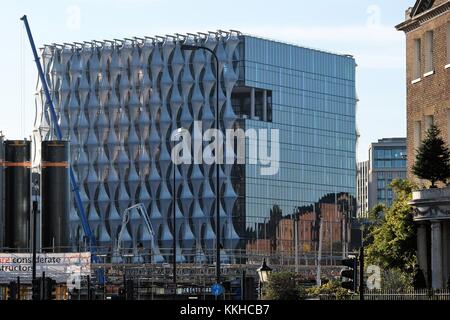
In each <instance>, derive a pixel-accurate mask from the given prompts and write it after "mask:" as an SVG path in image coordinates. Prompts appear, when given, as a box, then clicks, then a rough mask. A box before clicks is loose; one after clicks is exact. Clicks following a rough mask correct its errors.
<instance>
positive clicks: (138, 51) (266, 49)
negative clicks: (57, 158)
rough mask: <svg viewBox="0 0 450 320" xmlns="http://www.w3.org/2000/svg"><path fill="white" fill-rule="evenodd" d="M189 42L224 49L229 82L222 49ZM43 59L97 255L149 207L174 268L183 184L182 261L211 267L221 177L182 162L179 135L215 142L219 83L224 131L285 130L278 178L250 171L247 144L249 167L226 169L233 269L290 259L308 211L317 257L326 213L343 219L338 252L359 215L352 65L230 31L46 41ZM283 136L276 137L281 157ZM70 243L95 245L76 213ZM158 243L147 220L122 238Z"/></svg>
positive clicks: (41, 120)
mask: <svg viewBox="0 0 450 320" xmlns="http://www.w3.org/2000/svg"><path fill="white" fill-rule="evenodd" d="M182 44H190V45H197V46H199V45H202V46H206V47H207V48H209V49H211V50H213V51H214V52H215V53H216V54H217V56H218V59H219V74H216V71H215V70H216V68H215V62H214V59H213V57H212V55H211V53H209V52H207V51H204V50H195V51H185V50H182V49H181V45H182ZM42 61H43V65H44V69H45V73H46V76H47V80H48V83H49V87H50V89H51V94H52V98H53V100H54V104H55V107H56V112H57V116H58V119H59V123H60V125H61V128H62V131H63V135H64V138H65V139H68V140H70V147H71V149H70V154H71V164H72V166H73V168H74V170H75V173H76V178H77V180H78V182H79V184H80V192H81V197H82V201H83V205H84V209H85V211H86V213H87V218H88V221H89V225H90V227H91V229H92V230H93V233H94V234H95V236H96V238H97V241H98V244H99V250H102V248H103V249H105V250H112V249H113V248H114V246H115V242H116V239H117V236H118V232H119V230H120V226H121V215H122V213H123V212H124V210H125V209H126V208H128V207H130V206H131V205H133V204H135V203H143V204H144V206H145V207H146V208H147V212H148V214H149V216H150V220H151V224H152V227H153V230H154V232H155V237H156V239H155V245H156V247H155V248H154V250H153V252H152V254H153V259H154V261H155V262H164V261H171V256H172V253H173V251H172V249H171V248H172V247H173V234H174V233H173V230H174V224H173V219H172V212H173V205H174V194H173V189H174V184H175V190H176V192H175V196H176V201H175V210H176V223H175V235H176V248H177V260H178V261H180V262H196V261H200V262H213V260H214V248H215V241H216V237H215V214H214V212H215V211H214V210H215V199H216V194H215V190H216V187H215V186H216V176H215V167H214V165H209V164H206V163H202V164H190V165H188V164H181V165H177V166H174V165H173V163H172V161H171V158H170V151H171V149H172V147H173V144H172V141H171V140H170V135H171V133H172V131H173V130H175V129H177V128H180V127H183V128H186V129H188V130H189V131H190V132H192V130H193V127H194V121H201V124H202V130H203V132H204V131H205V130H207V129H209V128H214V126H215V123H214V119H215V108H216V102H215V101H216V99H215V98H216V91H215V85H216V81H217V80H219V81H220V89H219V108H220V123H219V125H220V128H221V130H222V131H223V130H224V129H226V128H227V129H229V128H234V129H236V128H242V129H244V130H247V129H255V130H259V129H269V130H270V129H277V130H278V132H279V160H277V163H276V165H277V167H278V170H277V172H276V174H275V175H261V170H260V169H261V168H264V167H265V166H266V165H267V164H266V163H261V161H257V164H251V162H253V163H254V162H255V161H251V160H255V159H249V155H250V153H249V150H248V148H247V149H246V162H245V164H237V163H234V164H221V165H220V175H219V183H220V208H221V218H220V228H221V232H220V235H221V239H220V241H221V247H222V248H223V249H222V252H221V256H222V259H223V261H225V262H230V263H235V262H239V261H244V260H245V259H251V257H250V255H251V254H259V255H260V256H261V257H262V255H264V256H268V255H270V258H271V259H278V258H279V257H280V252H281V253H283V252H285V253H286V255H290V256H292V251H290V250H292V247H293V240H294V236H293V233H292V225H293V224H292V223H293V221H295V220H296V219H295V218H296V217H297V218H298V217H299V216H301V215H303V214H307V215H308V216H310V217H311V221H309V224H308V226H307V227H308V228H306V226H303V227H302V228H303V229H302V230H303V231H302V230H300V231H299V232H300V234H302V232H303V236H304V239H305V240H304V241H305V242H311V243H310V246H309V248H310V251H311V252H312V249H311V248H314V244H316V243H317V232H318V230H319V228H318V226H319V224H318V221H319V220H320V218H322V219H325V217H332V218H330V221H332V223H331V222H330V227H329V229H327V224H324V225H323V228H325V229H324V230H323V236H324V239H325V238H326V239H329V242H331V251H332V248H333V245H334V246H335V247H339V248H340V247H342V246H341V243H342V242H343V241H344V239H345V237H344V233H345V234H346V232H343V231H342V230H345V229H346V228H347V224H346V223H347V221H349V219H347V218H345V219H344V216H345V217H352V216H354V207H355V201H354V197H355V193H356V192H355V189H356V188H355V181H356V169H355V166H356V163H355V143H356V133H355V132H356V131H355V107H356V95H355V67H356V64H355V61H354V59H353V57H351V56H348V55H338V54H332V53H328V52H324V51H318V50H313V49H308V48H303V47H299V46H295V45H290V44H286V43H281V42H277V41H271V40H266V39H262V38H258V37H253V36H247V35H243V34H241V33H240V32H237V31H227V32H226V31H218V32H208V33H198V34H186V35H181V34H176V35H173V36H170V35H169V36H164V37H159V36H155V37H154V38H151V37H146V38H134V39H124V40H114V41H102V42H84V43H73V44H64V45H58V44H54V45H46V46H45V47H44V48H43V49H42ZM36 101H37V111H38V115H37V118H36V119H37V120H36V129H35V140H36V141H37V142H39V141H40V140H49V139H51V138H52V137H53V133H52V131H53V129H52V128H53V125H52V122H51V120H50V119H51V118H50V114H49V111H48V110H47V107H46V104H45V103H46V101H45V95H44V94H43V92H42V90H40V89H39V90H38V94H37V96H36ZM272 138H273V137H270V131H269V142H268V143H267V144H268V146H267V147H268V150H269V153H270V150H271V145H272V147H273V146H275V145H276V144H274V141H271V139H272ZM272 140H273V139H272ZM248 143H249V141H248V139H247V145H248ZM36 145H39V143H37V144H36ZM204 146H205V143H203V147H204ZM260 148H261V145H260ZM272 150H273V149H272ZM225 156H226V157H236V155H235V154H228V155H225ZM39 158H40V156H39V150H37V152H36V153H35V159H39ZM174 171H175V179H174ZM173 181H175V183H173ZM322 204H326V205H322ZM321 208H327V209H326V211H327V213H326V214H323V215H322V214H321ZM323 210H325V209H323ZM297 220H298V219H297ZM286 223H288V224H289V227H290V229H289V228H288V229H286V228H285V227H286ZM333 223H334V224H335V226H334V227H332V224H333ZM327 230H328V231H327ZM333 230H334V231H333ZM330 232H331V235H329V234H330ZM333 232H334V233H333ZM70 233H71V234H70V238H71V243H72V245H73V250H79V249H80V247H82V246H83V242H84V239H83V229H82V225H81V222H80V218H79V213H78V211H77V208H76V206H75V204H73V205H72V209H71V211H70ZM150 238H151V237H150V234H149V232H148V231H147V229H146V228H145V227H144V226H143V224H142V223H141V222H140V220H139V219H136V220H135V221H133V220H132V221H131V223H130V224H129V225H128V227H127V230H126V232H125V235H124V238H123V239H124V243H125V245H126V246H128V247H130V248H134V249H135V250H136V247H142V246H141V245H140V244H143V246H144V247H145V248H148V247H149V246H150V240H151V239H150ZM326 239H325V240H324V248H325V247H326V244H327V242H326V241H327V240H326ZM296 245H297V246H296V248H301V249H300V250H303V248H306V246H299V245H298V243H296ZM324 250H325V249H324ZM305 252H306V251H305ZM308 252H309V251H308ZM243 259H244V260H243ZM261 259H262V258H261ZM247 261H248V260H247Z"/></svg>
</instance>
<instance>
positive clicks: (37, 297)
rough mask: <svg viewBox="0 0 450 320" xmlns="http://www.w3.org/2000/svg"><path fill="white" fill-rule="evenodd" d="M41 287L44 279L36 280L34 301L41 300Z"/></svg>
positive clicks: (33, 289) (33, 284) (33, 292)
mask: <svg viewBox="0 0 450 320" xmlns="http://www.w3.org/2000/svg"><path fill="white" fill-rule="evenodd" d="M41 285H42V279H41V278H36V279H34V280H33V281H32V289H31V290H32V299H33V300H41Z"/></svg>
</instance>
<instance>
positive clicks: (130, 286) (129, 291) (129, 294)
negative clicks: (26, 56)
mask: <svg viewBox="0 0 450 320" xmlns="http://www.w3.org/2000/svg"><path fill="white" fill-rule="evenodd" d="M125 285H126V289H125V297H126V300H134V282H133V279H127V280H126V282H125Z"/></svg>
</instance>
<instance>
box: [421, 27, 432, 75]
mask: <svg viewBox="0 0 450 320" xmlns="http://www.w3.org/2000/svg"><path fill="white" fill-rule="evenodd" d="M432 74H434V32H433V30H429V31H427V32H425V73H424V75H423V76H424V77H428V76H430V75H432Z"/></svg>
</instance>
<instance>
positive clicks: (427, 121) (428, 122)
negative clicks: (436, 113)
mask: <svg viewBox="0 0 450 320" xmlns="http://www.w3.org/2000/svg"><path fill="white" fill-rule="evenodd" d="M433 123H434V117H433V116H425V130H426V131H428V129H430V127H431V126H432V125H433Z"/></svg>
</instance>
